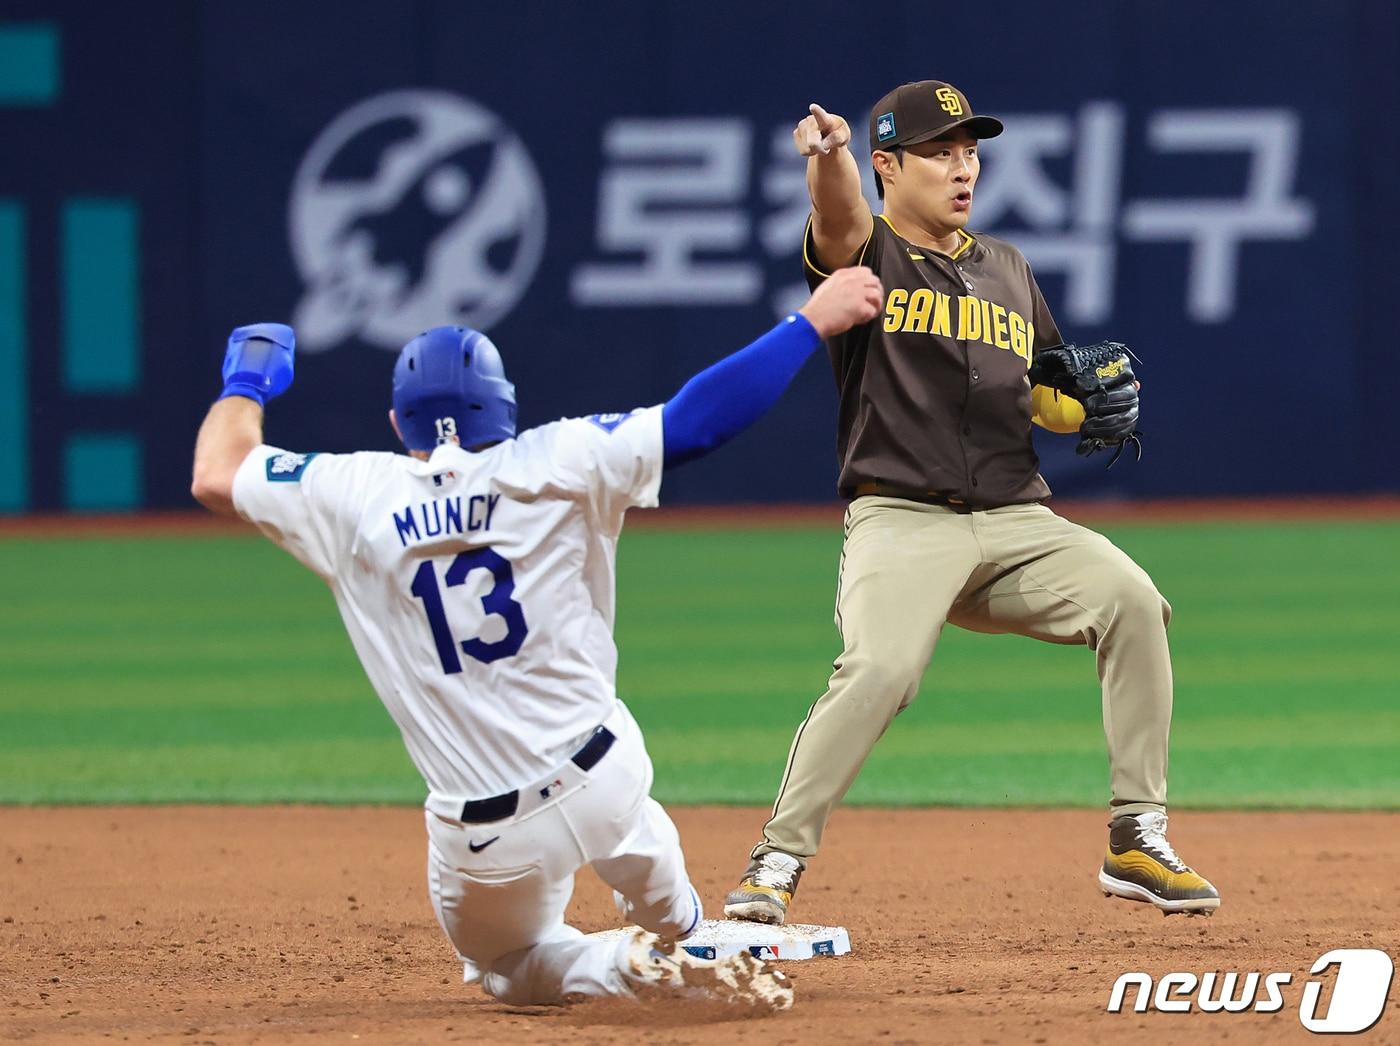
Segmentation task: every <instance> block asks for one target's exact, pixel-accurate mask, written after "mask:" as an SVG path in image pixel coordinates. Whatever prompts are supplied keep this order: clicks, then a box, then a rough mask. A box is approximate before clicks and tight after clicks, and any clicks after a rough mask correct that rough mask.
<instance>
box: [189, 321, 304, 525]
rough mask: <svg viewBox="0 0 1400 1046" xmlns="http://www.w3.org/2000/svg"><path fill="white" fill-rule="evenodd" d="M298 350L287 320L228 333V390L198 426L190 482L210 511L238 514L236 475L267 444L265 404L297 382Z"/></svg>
mask: <svg viewBox="0 0 1400 1046" xmlns="http://www.w3.org/2000/svg"><path fill="white" fill-rule="evenodd" d="M295 351H296V336H295V335H294V334H293V333H292V328H290V327H288V326H286V325H285V324H282V323H254V324H252V325H250V326H247V327H239V328H238V329H236V330H235V331H234V332H233V333H232V334H230V335H229V338H228V348H227V350H226V351H225V353H224V370H223V374H224V391H223V392H222V393H221V394H220V396H219V399H218V400H217V402H215V404H214V405H213V406H212V407H210V408H209V413H208V414H206V415H205V417H204V424H202V425H201V426H200V427H199V438H198V439H197V440H196V441H195V448H194V479H193V481H192V482H191V484H190V493H191V494H193V495H194V498H195V500H196V501H198V502H199V503H200V504H201V505H203V506H204V507H205V508H207V509H208V510H209V511H210V512H214V513H217V514H218V515H221V516H231V515H233V514H234V507H233V477H234V476H235V475H237V474H238V467H239V466H240V465H242V464H243V460H244V459H245V458H246V457H247V456H248V454H249V453H250V452H251V451H252V450H253V448H254V447H256V446H258V444H260V443H262V420H263V404H265V403H266V402H267V401H268V400H270V399H272V398H273V397H275V396H280V395H281V394H282V393H283V392H286V391H287V389H288V388H289V387H290V386H291V384H292V365H293V359H294V355H295Z"/></svg>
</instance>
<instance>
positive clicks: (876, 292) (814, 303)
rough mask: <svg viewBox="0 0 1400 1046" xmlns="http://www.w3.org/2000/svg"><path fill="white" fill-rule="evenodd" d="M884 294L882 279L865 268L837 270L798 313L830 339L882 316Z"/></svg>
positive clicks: (860, 266) (814, 292)
mask: <svg viewBox="0 0 1400 1046" xmlns="http://www.w3.org/2000/svg"><path fill="white" fill-rule="evenodd" d="M883 302H884V293H883V291H882V289H881V287H880V278H879V277H878V276H876V275H875V274H874V273H873V272H871V271H870V270H869V269H867V268H866V267H865V266H864V265H859V266H852V267H851V268H849V269H837V270H836V271H835V272H834V273H832V275H831V276H830V277H828V278H827V279H826V280H825V281H824V282H823V283H822V284H821V286H819V287H818V288H817V289H816V290H815V291H813V292H812V297H811V298H809V299H808V300H807V304H806V305H804V306H802V308H800V309H798V310H797V311H798V312H800V313H802V315H803V316H805V317H807V322H808V323H810V324H811V325H812V326H813V327H814V328H816V331H817V333H818V334H820V335H821V336H822V337H823V338H830V337H832V336H833V335H836V334H843V333H845V332H846V331H848V330H850V329H851V328H852V327H854V326H856V325H857V324H861V323H869V322H870V321H871V320H873V319H874V318H875V317H876V316H878V315H879V314H880V306H881V304H883Z"/></svg>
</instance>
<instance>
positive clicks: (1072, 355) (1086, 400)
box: [1027, 341, 1142, 468]
mask: <svg viewBox="0 0 1400 1046" xmlns="http://www.w3.org/2000/svg"><path fill="white" fill-rule="evenodd" d="M1133 359H1134V357H1133V354H1132V352H1131V350H1129V348H1128V346H1126V345H1123V344H1120V343H1119V342H1116V341H1101V342H1099V343H1098V344H1096V345H1083V346H1075V345H1061V346H1059V347H1058V348H1054V349H1041V350H1040V351H1039V352H1037V353H1036V354H1035V359H1034V360H1032V361H1031V369H1030V372H1029V374H1028V375H1027V377H1029V378H1030V382H1031V385H1033V386H1034V385H1044V386H1046V387H1047V388H1052V389H1054V390H1055V391H1056V392H1057V393H1059V394H1061V395H1064V396H1072V397H1073V398H1074V399H1076V400H1078V401H1079V402H1080V404H1082V405H1083V407H1084V423H1083V424H1082V425H1080V426H1079V445H1078V446H1077V447H1075V452H1076V453H1079V454H1093V453H1094V452H1095V451H1099V450H1103V449H1104V448H1105V447H1114V448H1116V450H1115V451H1114V454H1113V458H1112V460H1110V461H1109V463H1108V465H1109V468H1112V467H1113V465H1114V463H1115V462H1116V461H1117V460H1118V458H1119V456H1121V455H1122V453H1123V448H1124V447H1126V446H1128V445H1129V444H1131V445H1132V447H1133V450H1134V451H1135V452H1136V454H1137V457H1138V459H1139V460H1141V459H1142V433H1140V432H1139V431H1138V427H1137V421H1138V388H1137V378H1136V376H1135V375H1134V374H1133Z"/></svg>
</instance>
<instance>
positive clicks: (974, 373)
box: [972, 370, 982, 381]
mask: <svg viewBox="0 0 1400 1046" xmlns="http://www.w3.org/2000/svg"><path fill="white" fill-rule="evenodd" d="M981 376H982V375H980V374H978V373H977V372H976V371H975V370H974V371H973V372H972V380H973V381H976V380H977V379H978V378H980V377H981Z"/></svg>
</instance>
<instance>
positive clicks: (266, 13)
mask: <svg viewBox="0 0 1400 1046" xmlns="http://www.w3.org/2000/svg"><path fill="white" fill-rule="evenodd" d="M857 11H859V12H860V13H859V14H858V15H857V13H856V12H857ZM949 12H950V9H949V8H947V7H942V6H930V5H929V4H927V3H925V2H922V0H908V2H900V3H886V4H883V5H864V6H862V7H859V8H858V7H856V6H854V5H851V4H849V3H844V2H832V3H820V2H807V3H803V4H800V5H796V4H794V5H783V4H753V3H734V2H730V0H717V2H714V3H708V4H703V5H684V6H682V5H679V4H641V3H635V4H629V3H622V2H606V0H604V2H595V3H591V4H586V5H582V4H579V5H575V4H562V3H555V2H529V0H524V2H516V3H513V4H465V3H458V2H453V3H448V2H443V3H430V2H417V3H407V2H405V3H394V4H389V3H370V2H353V0H345V2H340V3H337V4H333V5H312V4H288V3H285V2H282V0H279V2H264V0H246V2H240V3H213V2H209V3H203V4H190V3H188V2H186V0H171V2H169V3H159V2H142V3H138V4H125V5H93V4H90V3H86V2H81V3H80V2H55V0H49V2H45V3H26V2H24V0H10V2H9V3H8V4H7V6H6V9H5V12H4V14H3V15H2V16H0V59H3V57H4V56H5V55H6V54H13V53H16V52H15V47H11V48H10V49H9V50H8V51H7V49H6V34H7V32H8V33H9V34H11V35H10V41H11V43H12V44H14V42H15V41H16V40H18V41H19V43H18V44H17V45H15V46H18V47H19V49H20V51H23V50H24V47H26V46H28V44H27V43H26V41H28V42H29V43H32V41H33V38H34V33H35V31H36V30H37V31H38V32H39V34H40V36H41V37H42V36H43V35H44V34H48V37H47V38H48V40H49V45H50V46H51V47H52V49H53V52H54V57H53V58H52V60H50V59H46V58H43V56H42V55H41V56H40V58H39V59H37V60H38V61H39V62H40V64H41V65H42V64H43V62H45V61H51V65H52V66H53V67H52V68H49V69H48V72H47V74H45V73H44V72H43V70H41V71H40V73H39V74H34V75H39V76H40V78H41V79H42V78H43V76H44V75H48V76H49V77H50V79H51V80H52V81H53V82H52V83H49V84H48V87H47V88H45V87H44V86H43V85H42V84H41V86H40V87H39V88H38V89H37V90H35V89H32V84H31V83H30V81H27V80H25V77H26V76H30V75H31V74H32V73H33V69H32V68H30V66H25V67H24V69H23V70H20V71H19V72H16V71H13V70H12V71H11V72H10V73H6V72H5V71H4V70H0V142H3V146H0V148H3V154H4V163H3V164H0V370H4V371H6V373H0V384H3V385H7V386H8V387H9V388H10V389H11V390H12V392H11V396H10V398H9V399H7V400H5V402H6V403H7V404H10V407H9V411H10V414H11V416H10V418H9V419H7V422H6V424H7V428H6V432H7V433H11V434H17V436H18V442H15V441H14V440H11V443H10V445H11V450H10V451H9V454H10V457H9V459H8V464H6V463H5V462H4V460H3V459H0V510H7V511H16V510H25V509H61V508H65V507H73V508H101V507H104V506H111V507H136V506H140V505H148V506H183V505H188V504H189V500H188V494H187V492H186V488H187V482H188V462H189V456H190V449H191V446H192V441H193V437H194V432H195V429H196V427H197V425H198V422H199V418H200V416H201V415H202V412H203V410H204V409H205V407H206V406H207V404H208V402H209V401H210V400H211V399H212V398H213V396H214V395H215V394H216V393H217V391H218V369H219V362H220V359H221V357H222V350H223V342H224V338H225V336H226V334H227V332H228V330H229V329H230V328H232V327H233V326H235V325H238V324H241V323H247V322H251V321H255V320H265V319H276V320H284V321H287V322H294V323H295V324H296V325H297V328H298V334H299V337H300V339H301V345H302V351H301V352H300V354H299V359H298V372H297V382H296V385H295V387H294V388H293V390H292V391H291V392H290V393H289V394H287V395H286V396H285V397H283V398H282V399H281V400H279V401H278V402H277V403H276V404H274V405H273V407H272V409H271V411H270V413H269V420H268V436H269V439H270V440H272V441H274V442H278V443H280V444H282V445H285V446H290V447H293V448H295V449H299V450H349V449H355V448H361V447H370V448H388V447H390V446H392V436H391V434H390V433H389V430H388V428H387V426H386V424H385V422H384V418H383V413H384V411H385V409H386V408H387V399H388V380H389V373H390V368H391V363H392V359H393V354H392V349H394V348H395V347H396V346H397V345H398V344H399V343H400V342H401V341H402V340H404V339H406V338H407V337H408V336H411V335H412V334H413V333H414V332H416V330H418V329H420V328H421V327H424V326H428V325H432V324H435V323H445V322H465V323H471V324H473V325H482V326H485V327H486V328H487V329H488V330H489V332H490V333H491V335H492V337H493V338H494V339H495V340H496V342H497V344H498V345H499V346H500V347H501V349H502V351H503V353H504V355H505V358H506V361H507V366H508V368H509V370H510V372H511V376H512V378H513V379H514V380H515V382H516V384H517V387H518V391H519V396H520V404H521V411H520V412H521V419H522V422H523V423H524V424H527V425H528V424H536V423H540V422H543V421H547V420H550V419H552V418H555V417H559V416H561V415H567V414H580V413H591V412H594V411H604V410H615V409H626V408H630V407H632V406H636V405H639V404H646V403H653V402H658V401H660V400H662V399H664V398H665V397H666V396H667V395H669V394H670V393H671V392H672V391H674V389H675V388H676V387H677V386H678V385H679V384H680V383H681V382H682V381H683V380H684V379H685V378H686V377H687V376H688V375H689V374H690V373H691V372H693V371H694V370H695V369H697V368H698V367H700V366H701V365H703V364H704V363H705V362H707V361H709V360H711V359H713V358H715V357H716V356H718V355H720V354H722V353H724V352H725V351H728V350H729V349H732V348H736V347H738V346H739V345H740V344H742V343H743V342H745V341H747V340H748V339H749V338H750V337H751V336H753V335H755V334H757V333H759V332H760V331H762V330H763V329H765V328H766V327H767V326H768V325H769V324H770V323H771V322H772V321H773V320H774V318H775V317H776V316H778V315H780V314H781V312H782V311H784V310H785V309H786V308H788V307H789V306H790V304H792V303H793V301H794V298H793V295H794V294H797V293H798V292H799V291H800V287H801V272H800V267H799V254H798V251H799V235H800V229H801V225H802V220H803V218H804V216H805V206H804V204H805V195H804V191H803V187H802V162H801V161H800V159H799V158H798V157H796V155H795V153H794V152H793V150H792V147H791V144H790V139H789V134H790V131H791V127H792V125H793V123H794V122H795V121H796V120H797V119H798V118H800V117H801V116H802V115H803V114H804V113H805V111H806V106H807V103H808V102H809V101H813V100H817V101H820V102H821V103H822V104H824V105H825V106H826V107H827V108H828V109H830V110H832V111H834V112H839V113H842V114H844V115H847V116H848V117H849V118H850V119H851V120H852V123H853V124H854V125H856V126H857V127H858V128H863V127H864V122H865V119H866V117H867V115H868V112H869V107H870V105H871V104H872V103H873V102H874V100H875V99H876V98H877V97H878V96H879V95H880V94H882V93H883V92H884V91H885V90H887V89H888V88H890V87H892V86H894V85H895V84H898V83H900V82H903V81H905V80H910V79H921V78H925V77H937V78H940V79H947V80H951V81H952V82H954V83H956V84H957V85H958V86H959V87H961V88H963V89H964V90H965V91H966V92H967V94H968V95H969V96H970V97H971V99H972V100H973V102H974V103H975V104H976V106H977V107H978V109H979V110H981V111H986V112H990V113H994V114H997V115H1000V116H1002V117H1003V118H1004V119H1005V120H1006V121H1007V124H1008V133H1007V134H1006V135H1005V136H1004V137H1003V138H1002V139H999V140H996V141H994V142H990V143H988V144H987V146H986V149H985V166H984V170H983V176H982V184H981V186H980V187H979V192H978V198H977V202H976V205H975V206H974V211H973V223H972V228H973V229H974V230H976V229H986V230H988V231H994V232H996V233H998V234H999V235H1005V236H1008V237H1009V238H1010V239H1012V240H1013V241H1015V242H1018V243H1019V244H1020V245H1021V246H1022V247H1023V249H1024V250H1025V251H1026V253H1027V255H1028V256H1029V257H1030V258H1031V260H1032V263H1033V264H1034V265H1035V267H1036V270H1037V273H1038V275H1039V277H1040V282H1041V285H1042V287H1043V288H1044V289H1045V291H1046V294H1047V296H1048V298H1049V299H1050V302H1051V304H1052V307H1053V308H1054V309H1055V311H1056V313H1057V317H1058V319H1059V322H1060V326H1061V328H1062V329H1063V330H1064V331H1065V333H1066V336H1067V337H1071V338H1073V339H1074V340H1079V341H1085V340H1096V339H1099V338H1103V337H1114V338H1117V339H1120V340H1124V341H1127V342H1128V343H1130V344H1131V345H1132V346H1133V347H1134V349H1135V350H1136V351H1137V352H1138V354H1139V355H1140V356H1141V357H1142V359H1143V361H1144V363H1143V366H1142V367H1141V376H1142V378H1143V380H1144V383H1145V393H1144V415H1143V423H1142V424H1143V429H1144V430H1145V433H1146V455H1145V457H1144V460H1143V462H1142V463H1141V464H1140V465H1137V466H1132V465H1127V464H1120V465H1119V467H1117V468H1115V469H1114V470H1113V471H1112V472H1111V473H1107V474H1105V473H1104V472H1103V470H1102V461H1101V460H1099V461H1094V462H1086V461H1082V460H1080V459H1077V458H1075V456H1074V455H1073V452H1072V445H1073V440H1071V439H1069V438H1064V437H1061V438H1055V437H1047V438H1040V437H1038V439H1040V446H1041V449H1042V454H1043V456H1044V458H1045V472H1046V474H1047V477H1048V478H1049V479H1050V481H1051V484H1052V486H1053V487H1055V489H1056V490H1057V491H1058V492H1059V493H1061V494H1077V495H1116V496H1127V497H1148V496H1164V495H1167V496H1174V495H1200V494H1220V495H1240V494H1265V493H1290V492H1333V491H1336V492H1340V491H1378V490H1391V491H1394V490H1397V489H1400V466H1397V463H1396V458H1395V456H1394V455H1392V454H1390V453H1388V452H1387V444H1388V442H1389V440H1390V438H1391V435H1392V431H1393V429H1392V426H1391V419H1392V418H1393V417H1394V415H1395V414H1396V411H1395V410H1394V408H1393V407H1392V406H1391V399H1392V395H1393V394H1392V393H1391V391H1390V389H1389V387H1388V386H1389V382H1388V381H1387V380H1386V379H1385V377H1384V376H1385V375H1386V374H1387V373H1388V365H1389V362H1390V359H1391V356H1392V354H1393V352H1394V351H1395V341H1394V334H1393V323H1392V322H1391V316H1392V308H1393V306H1394V303H1395V302H1396V301H1397V300H1400V276H1397V272H1400V258H1397V250H1398V248H1397V247H1396V229H1397V227H1398V226H1400V180H1397V178H1396V177H1395V172H1396V171H1397V170H1400V155H1397V154H1400V139H1398V138H1397V136H1396V134H1395V133H1394V130H1393V127H1394V124H1395V121H1396V118H1397V116H1398V115H1400V74H1397V72H1396V69H1395V63H1394V61H1393V56H1394V54H1395V47H1396V44H1397V42H1400V16H1397V15H1396V13H1395V6H1394V5H1392V4H1390V3H1388V2H1385V0H1376V2H1374V3H1362V2H1354V3H1338V2H1336V0H1331V2H1325V3H1324V2H1317V3H1309V2H1297V3H1289V4H1278V3H1275V2H1259V3H1235V4H1228V5H1226V4H1220V3H1218V2H1213V0H1212V2H1199V0H1186V2H1180V0H1178V2H1173V3H1165V2H1163V3H1132V4H1125V3H1122V2H1120V0H1103V2H1097V3H1096V2H1086V3H1078V4H1073V5H1063V4H1061V5H1045V4H1042V3H1037V2H1030V0H1025V2H1015V3H988V4H977V5H967V6H964V7H961V8H959V9H958V11H957V14H956V15H953V14H950V13H949ZM15 33H18V34H19V35H18V36H16V35H15ZM26 53H27V52H26ZM32 58H33V56H32V55H31V56H30V59H32ZM30 59H26V61H29V60H30ZM14 69H20V66H19V65H16V66H14ZM24 70H28V72H25V71H24ZM7 84H8V86H7ZM861 136H862V134H861V132H860V131H858V135H857V137H858V138H859V137H861ZM93 207H95V208H96V211H95V212H94V211H93ZM84 208H87V209H84ZM94 213H95V214H96V216H97V217H96V218H95V219H93V214H94ZM90 219H91V221H90ZM7 221H8V223H9V224H8V225H6V224H5V223H6V222H7ZM85 222H89V224H87V225H85V224H84V223H85ZM123 222H134V223H135V224H134V228H135V229H136V232H137V234H136V237H135V241H134V244H133V246H132V251H134V252H135V257H133V258H127V257H124V256H122V252H121V250H120V249H119V245H118V246H112V245H111V244H106V245H104V246H102V249H100V250H93V248H92V246H91V242H90V240H84V239H83V236H84V235H85V233H84V231H83V230H84V229H87V230H88V232H87V233H86V235H88V236H89V237H91V236H93V235H100V234H101V230H103V229H109V228H115V229H118V230H120V229H121V228H124V227H125V226H124V225H123ZM104 223H106V224H104ZM7 228H8V229H10V232H11V233H12V234H13V235H11V237H10V240H9V242H10V243H11V244H12V245H13V244H14V243H16V242H17V243H19V244H20V248H21V249H20V250H19V251H18V252H16V251H15V250H14V249H10V250H8V251H7V250H6V243H7V240H6V236H5V235H4V234H5V230H6V229H7ZM16 228H18V230H19V231H18V233H16V232H15V229H16ZM93 229H96V230H98V232H97V233H93V232H92V231H91V230H93ZM16 236H17V237H18V239H17V240H16V239H15V237H16ZM117 240H118V241H119V240H120V237H117ZM84 266H86V270H85V269H84ZM104 266H105V267H106V268H104ZM84 271H86V272H87V280H86V282H84V279H83V277H82V273H83V272H84ZM94 271H95V272H97V273H98V274H101V273H104V272H110V274H111V279H110V281H109V283H110V286H108V285H107V284H103V285H102V286H101V287H99V288H98V290H96V291H95V290H94V289H93V287H92V286H91V284H92V282H93V279H92V273H93V272H94ZM75 273H77V274H78V275H75ZM7 281H8V282H7ZM7 286H9V287H11V290H10V292H9V293H8V295H7V293H6V292H5V288H6V287H7ZM15 288H18V289H15ZM104 288H105V289H104ZM124 294H125V295H127V296H134V304H133V305H131V307H130V308H129V309H128V310H127V312H129V313H130V315H129V317H127V318H123V317H124V316H126V315H127V312H124V311H123V310H124V309H125V308H126V306H124V305H123V299H122V296H123V295H124ZM109 314H110V315H112V316H113V317H115V319H114V327H115V328H118V329H116V330H114V332H113V334H112V337H111V346H110V351H112V352H114V353H117V354H121V353H122V352H127V353H128V354H131V353H134V354H135V357H134V359H131V360H127V361H125V362H121V361H119V363H118V365H117V366H116V367H115V369H113V368H112V367H110V366H108V367H107V369H106V370H104V366H105V365H104V364H103V363H102V362H101V361H100V359H99V360H97V362H94V357H95V356H99V357H100V355H101V354H102V353H103V352H104V351H108V348H107V347H104V344H103V339H102V337H101V336H100V331H101V329H102V327H101V324H102V321H103V319H104V317H106V316H107V315H109ZM94 316H96V317H97V321H96V322H94V319H93V317H94ZM127 344H129V345H131V346H132V347H131V348H130V349H123V347H122V346H123V345H127ZM104 374H105V375H107V376H106V377H104ZM84 375H86V377H84ZM94 375H96V377H94ZM123 375H124V376H123ZM15 389H18V395H15V394H14V391H13V390H15ZM834 407H835V397H834V394H833V390H832V384H831V379H830V375H829V372H828V371H827V370H826V368H825V367H824V365H823V364H821V363H819V362H814V363H813V364H812V365H810V366H809V367H808V369H807V370H806V371H805V372H804V373H803V375H802V376H801V378H800V379H799V381H798V382H797V384H796V386H795V388H794V389H793V390H792V391H791V393H790V394H789V395H788V396H787V398H786V399H785V400H784V401H783V402H782V404H781V405H780V406H779V407H778V408H777V409H776V410H775V411H774V412H773V414H772V415H771V416H770V417H768V418H766V419H765V420H764V421H763V422H762V423H760V424H759V425H758V426H757V427H756V429H755V430H754V431H752V432H751V433H749V434H747V435H745V436H744V437H742V438H741V439H740V440H739V441H738V442H737V443H736V444H735V445H733V446H731V447H729V448H727V449H725V450H724V451H722V452H720V453H719V454H716V455H714V456H713V457H712V458H710V459H708V460H706V461H703V462H700V463H697V464H696V465H694V466H691V467H689V468H687V469H685V470H682V471H681V472H680V473H678V474H676V475H675V476H674V477H673V479H671V480H668V483H667V495H668V501H669V502H671V503H676V502H684V501H746V500H820V499H826V498H830V497H832V496H833V494H834V479H835V461H834V453H833V448H834Z"/></svg>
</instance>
